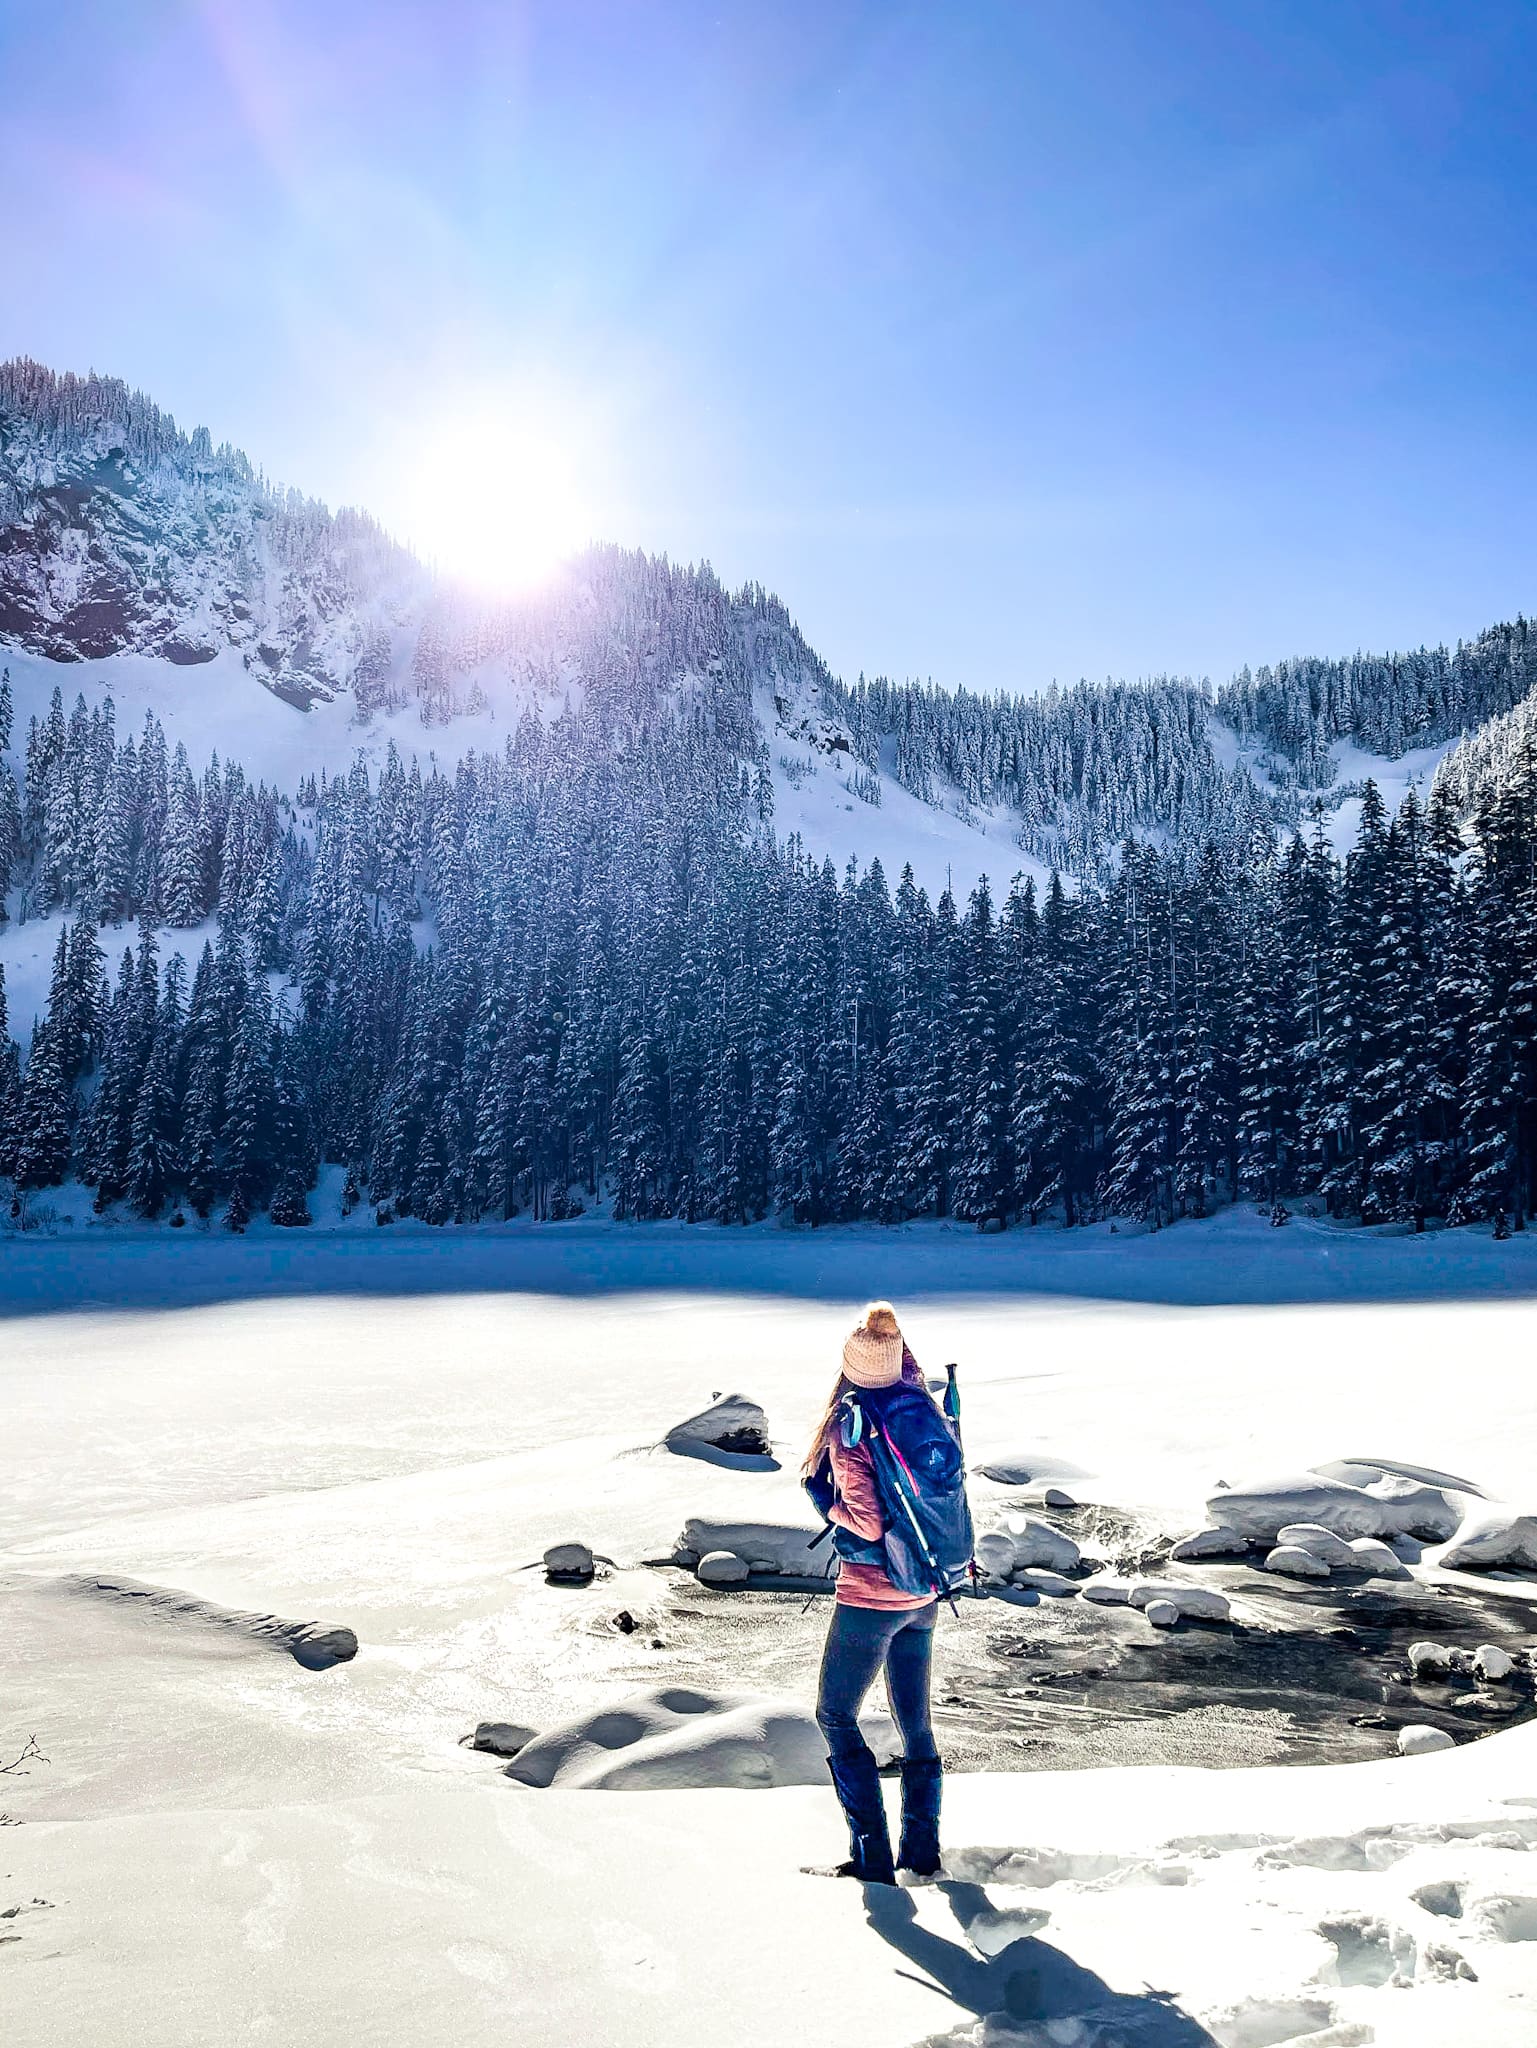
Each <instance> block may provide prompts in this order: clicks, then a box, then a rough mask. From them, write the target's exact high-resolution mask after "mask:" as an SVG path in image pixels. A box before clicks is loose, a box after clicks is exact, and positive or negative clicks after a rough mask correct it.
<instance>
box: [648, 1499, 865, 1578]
mask: <svg viewBox="0 0 1537 2048" xmlns="http://www.w3.org/2000/svg"><path fill="white" fill-rule="evenodd" d="M817 1533H818V1532H817V1531H816V1530H815V1529H802V1528H797V1527H795V1526H794V1525H793V1524H790V1523H785V1522H723V1521H716V1520H715V1519H714V1518H713V1517H711V1516H707V1515H691V1516H690V1517H689V1519H688V1520H687V1521H686V1522H685V1523H684V1525H683V1533H682V1535H681V1536H679V1538H678V1541H677V1544H676V1546H675V1548H674V1551H673V1556H674V1557H675V1559H676V1560H677V1562H678V1563H679V1564H688V1565H697V1564H698V1562H699V1560H700V1558H702V1557H708V1556H709V1555H710V1553H711V1551H712V1550H730V1551H733V1552H734V1553H735V1554H736V1556H738V1557H739V1558H741V1560H742V1562H743V1563H744V1564H745V1565H746V1566H747V1567H748V1568H749V1570H751V1571H755V1572H769V1573H772V1574H774V1575H776V1576H778V1577H781V1578H791V1579H808V1578H809V1579H823V1578H827V1577H828V1576H829V1574H830V1568H831V1563H832V1559H831V1557H830V1556H829V1552H830V1551H831V1544H830V1543H827V1542H824V1543H822V1544H820V1545H819V1546H818V1548H817V1549H815V1550H813V1549H812V1548H811V1545H812V1544H813V1542H815V1541H816V1537H817Z"/></svg>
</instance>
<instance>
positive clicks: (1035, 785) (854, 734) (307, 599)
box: [0, 361, 1537, 886]
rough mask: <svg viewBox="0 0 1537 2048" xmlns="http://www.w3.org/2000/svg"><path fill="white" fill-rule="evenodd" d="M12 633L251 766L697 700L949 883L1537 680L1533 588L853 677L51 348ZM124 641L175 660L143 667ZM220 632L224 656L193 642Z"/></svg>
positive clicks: (1294, 809)
mask: <svg viewBox="0 0 1537 2048" xmlns="http://www.w3.org/2000/svg"><path fill="white" fill-rule="evenodd" d="M0 644H7V645H9V646H10V647H11V648H13V649H15V650H16V651H17V653H18V655H22V654H25V655H31V656H34V657H41V658H42V660H43V662H44V663H45V664H46V666H45V667H43V668H41V669H31V670H29V671H28V677H29V687H27V688H26V689H25V690H24V689H23V687H22V681H21V671H20V666H19V664H18V673H17V676H16V678H14V679H13V687H14V688H15V690H16V694H17V698H18V703H19V706H20V715H23V716H30V715H34V714H41V713H42V712H43V711H45V710H46V706H47V694H48V692H49V691H50V690H51V687H52V685H53V683H54V682H59V683H60V684H61V685H62V687H63V688H64V690H65V692H66V694H69V693H70V691H71V690H72V689H73V688H76V687H78V685H77V684H76V683H75V682H74V677H73V673H72V672H73V671H75V670H76V669H77V668H79V667H80V665H82V664H83V665H84V666H85V668H86V669H87V670H90V669H93V668H94V669H95V671H96V678H97V680H98V682H99V683H105V684H106V686H107V688H109V689H110V690H111V692H112V694H113V697H114V701H115V704H116V706H117V709H118V711H119V714H120V715H121V714H123V713H125V712H126V713H127V714H128V715H130V716H132V717H134V718H135V719H137V718H139V717H140V716H142V713H143V711H144V710H145V709H148V708H153V709H154V710H155V711H156V713H157V715H158V716H159V717H160V718H161V719H162V721H163V722H164V723H165V725H166V728H167V730H168V732H170V733H171V735H172V738H173V740H174V738H175V737H177V736H180V735H179V728H180V727H182V726H183V725H185V726H186V727H187V736H188V739H189V745H192V746H195V741H194V735H198V736H201V734H202V733H203V732H205V731H207V732H211V731H212V730H213V729H214V728H215V727H216V726H219V725H221V724H223V723H224V722H225V721H230V720H232V721H233V726H234V729H235V730H236V731H237V732H241V733H242V738H243V740H244V742H245V759H246V765H247V766H248V768H249V769H251V770H252V771H253V772H256V773H264V772H265V773H270V774H273V775H277V776H283V775H287V776H289V777H292V776H293V775H295V774H296V773H300V772H303V771H304V770H305V769H306V768H309V769H314V770H316V771H318V770H319V768H321V767H322V766H327V767H329V768H330V769H331V770H332V771H333V772H334V771H335V770H336V769H337V768H345V766H346V765H347V761H348V759H349V758H350V755H351V753H352V751H353V750H354V749H355V747H356V746H357V745H359V744H362V745H363V747H364V749H365V751H366V752H369V753H371V754H372V755H374V756H375V757H379V756H381V755H382V746H381V744H380V741H381V736H382V735H383V734H384V733H385V732H388V733H389V734H390V735H391V736H393V737H394V738H395V739H396V743H397V745H398V746H399V747H400V748H401V750H402V751H403V752H405V751H408V750H410V749H412V748H414V747H420V746H421V745H423V744H427V745H430V746H432V747H433V748H434V749H435V750H436V751H437V752H438V753H439V754H440V755H447V754H452V753H455V752H462V751H465V750H467V749H468V748H470V747H480V748H484V747H485V746H486V745H487V744H491V745H499V744H500V743H501V741H502V739H503V738H504V737H505V733H506V731H507V729H508V728H509V727H515V726H516V723H517V721H518V719H519V717H521V715H522V714H523V712H524V711H525V710H533V711H535V712H537V713H538V715H540V716H541V717H546V718H548V717H553V716H558V715H559V714H560V712H561V711H562V710H563V709H564V708H566V707H567V706H570V705H574V704H576V703H579V702H580V703H583V704H589V703H590V704H591V705H592V706H593V707H594V709H595V710H596V712H597V714H598V717H599V721H600V722H603V721H607V722H608V723H610V724H613V723H615V722H617V725H618V726H621V727H624V726H628V727H632V728H633V727H634V726H635V724H636V723H637V722H644V721H647V720H651V719H655V718H660V717H670V718H675V719H676V718H679V717H687V716H690V715H696V714H702V715H703V716H704V717H705V720H706V724H707V726H708V729H709V731H710V733H711V744H712V745H714V746H716V747H717V748H718V749H719V750H720V751H721V753H722V756H723V760H724V761H731V760H734V761H736V762H737V763H738V764H739V765H742V766H745V767H746V768H748V770H749V771H750V773H752V774H754V775H755V774H756V772H757V771H758V769H760V768H763V769H766V770H767V772H768V774H769V776H770V779H771V781H772V784H773V787H774V791H775V796H776V801H777V806H778V815H779V817H780V822H781V829H782V830H784V829H791V830H795V831H798V832H799V833H800V834H801V836H802V838H803V840H804V841H805V843H806V844H808V845H810V846H813V847H814V848H815V849H817V850H819V851H825V852H829V853H832V854H834V855H835V857H837V858H839V859H842V858H845V857H847V855H849V854H850V853H857V854H860V855H861V856H863V857H868V856H869V854H870V853H871V852H872V851H879V852H881V854H882V855H883V857H885V858H886V859H887V861H888V863H889V862H890V861H891V859H892V858H893V856H894V855H895V854H896V853H897V851H898V848H899V843H900V844H902V845H907V846H910V847H911V848H912V850H913V855H914V858H915V861H916V862H917V863H918V864H919V866H920V867H921V868H922V869H923V870H924V871H925V873H926V878H927V879H928V880H929V881H930V882H931V884H932V885H936V886H937V883H938V877H939V875H940V874H941V873H942V872H950V873H952V874H956V873H958V874H959V875H960V877H961V878H962V884H963V886H969V885H970V883H971V882H972V881H974V880H975V878H976V876H977V874H979V873H980V872H982V871H983V870H984V869H990V870H991V871H992V872H993V873H994V874H995V875H1000V876H1007V875H1008V874H1009V873H1012V872H1013V871H1014V870H1015V869H1016V868H1017V867H1023V868H1024V869H1025V870H1026V871H1027V872H1030V871H1033V872H1035V873H1036V874H1037V877H1038V879H1044V875H1045V872H1046V870H1047V869H1048V868H1049V867H1051V866H1059V867H1062V868H1064V869H1066V870H1067V871H1068V872H1070V873H1072V874H1076V875H1080V876H1089V877H1097V878H1100V879H1103V878H1104V877H1106V876H1107V875H1108V874H1109V873H1110V872H1111V871H1112V869H1113V866H1114V864H1115V861H1116V859H1117V858H1118V850H1119V847H1120V844H1121V842H1122V840H1123V839H1124V838H1125V837H1126V836H1127V835H1128V834H1148V833H1152V834H1154V835H1157V836H1159V837H1161V838H1163V839H1164V840H1166V841H1167V842H1168V843H1171V844H1173V845H1176V846H1181V847H1185V848H1188V849H1192V850H1194V849H1197V848H1199V847H1200V846H1201V845H1203V844H1205V843H1207V842H1208V841H1210V840H1214V839H1215V840H1218V841H1220V842H1222V843H1225V844H1237V843H1241V842H1243V841H1245V840H1246V839H1247V838H1248V837H1249V836H1250V835H1251V834H1252V833H1253V832H1254V831H1256V830H1276V829H1285V828H1287V827H1290V826H1294V825H1295V824H1296V823H1297V822H1298V820H1299V819H1300V818H1301V817H1302V816H1303V815H1304V814H1308V813H1311V812H1312V811H1313V810H1315V809H1316V808H1317V807H1318V806H1320V805H1321V806H1322V808H1323V810H1324V811H1325V813H1326V814H1336V813H1337V814H1339V817H1340V824H1341V836H1342V837H1343V836H1348V832H1349V831H1350V830H1352V829H1353V827H1354V823H1355V818H1356V805H1355V801H1354V800H1355V799H1356V798H1358V796H1359V790H1360V786H1361V784H1362V782H1363V781H1364V780H1365V779H1366V776H1367V775H1368V774H1372V775H1375V777H1376V779H1377V780H1378V781H1379V783H1386V784H1387V785H1389V786H1390V787H1391V786H1393V785H1394V783H1395V768H1394V765H1393V764H1398V763H1403V764H1404V765H1403V767H1402V770H1401V771H1399V773H1400V778H1401V779H1402V780H1403V781H1404V782H1405V783H1406V781H1407V779H1408V778H1409V777H1410V776H1417V777H1418V778H1419V779H1420V780H1421V782H1422V783H1424V782H1426V781H1428V778H1429V775H1430V773H1431V772H1433V769H1434V766H1435V761H1436V759H1437V758H1438V751H1439V750H1441V749H1444V748H1445V747H1446V746H1447V745H1448V744H1450V743H1451V742H1453V741H1455V740H1456V739H1457V738H1458V737H1459V736H1460V735H1461V734H1462V733H1463V732H1465V731H1469V730H1471V729H1473V728H1475V727H1477V726H1478V725H1479V724H1481V723H1482V722H1483V721H1484V720H1485V719H1487V718H1490V717H1492V716H1495V715H1498V714H1501V713H1504V712H1506V711H1509V710H1510V709H1511V708H1512V707H1513V706H1515V705H1516V704H1518V703H1520V702H1522V701H1523V700H1524V699H1525V697H1526V696H1527V695H1528V693H1529V692H1530V691H1531V689H1532V685H1533V683H1534V681H1537V641H1533V640H1532V639H1531V638H1530V636H1529V634H1528V631H1527V627H1526V622H1525V621H1524V620H1521V619H1518V620H1517V621H1516V622H1515V624H1514V625H1509V626H1496V627H1493V628H1490V629H1489V630H1488V631H1486V632H1484V633H1482V634H1480V635H1479V636H1477V637H1476V638H1475V639H1473V640H1471V641H1469V642H1466V643H1459V645H1458V646H1457V647H1456V648H1455V649H1447V648H1444V647H1440V648H1435V649H1423V648H1422V649H1419V650H1417V651H1413V652H1410V653H1406V654H1385V655H1381V656H1371V655H1361V654H1358V655H1355V656H1353V657H1350V658H1348V659H1346V660H1341V661H1326V660H1314V659H1308V660H1289V661H1282V662H1278V663H1276V664H1275V665H1273V666H1270V667H1262V668H1260V669H1259V670H1258V671H1256V672H1252V673H1251V672H1250V671H1248V670H1245V671H1244V672H1243V673H1242V674H1241V675H1239V676H1237V677H1235V678H1234V679H1233V680H1232V681H1231V682H1229V683H1227V684H1226V685H1224V686H1222V687H1221V688H1218V689H1213V688H1211V687H1210V686H1208V685H1207V684H1205V683H1197V682H1192V681H1191V680H1189V679H1180V678H1173V677H1160V678H1157V679H1155V680H1153V681H1152V682H1149V683H1143V684H1125V683H1106V684H1089V683H1079V684H1076V685H1074V686H1072V687H1071V688H1068V689H1063V690H1059V689H1056V688H1053V689H1051V690H1049V691H1047V692H1045V693H1044V694H1041V695H1038V696H1016V695H1011V694H1008V693H1006V692H997V693H994V694H992V695H979V694H976V693H973V692H970V691H966V690H945V689H940V688H935V687H933V686H921V687H920V686H916V685H912V684H906V683H897V682H892V681H890V680H888V679H886V678H884V677H878V678H875V679H873V680H871V681H868V682H867V681H866V680H865V679H864V678H863V677H860V678H859V679H858V681H857V682H855V683H853V684H845V683H843V682H841V681H840V680H838V679H837V678H835V677H833V676H832V675H831V674H830V673H829V672H828V670H827V668H826V666H825V665H824V664H823V662H822V661H821V660H820V658H819V657H818V656H817V655H816V653H815V652H814V650H813V649H812V648H811V647H810V646H808V644H807V643H806V641H805V639H804V637H803V636H802V635H801V633H800V632H799V631H798V629H797V628H796V626H795V624H794V622H793V620H792V618H791V616H790V614H789V613H788V611H787V610H786V609H785V607H784V606H783V605H782V604H781V603H780V602H779V600H777V599H776V598H773V597H771V596H769V595H768V594H766V593H765V592H764V591H762V590H761V589H759V588H757V587H755V586H748V587H747V588H745V589H743V590H741V591H739V592H736V593H731V592H728V591H727V590H725V589H724V588H723V587H722V586H721V584H720V583H719V582H718V580H717V579H716V578H715V577H714V575H713V574H712V573H711V572H710V570H709V569H708V568H705V567H699V568H680V567H677V566H675V565H672V564H669V563H667V562H666V561H665V560H662V561H654V560H651V559H649V558H646V557H644V556H641V555H639V554H634V553H627V552H625V551H622V550H619V549H614V548H610V549H599V550H595V551H594V552H592V553H591V554H589V555H587V556H585V557H583V558H581V559H580V560H578V561H577V562H575V563H573V564H571V565H570V566H569V567H568V569H567V570H566V571H565V572H564V573H563V574H562V575H561V576H560V577H558V578H557V579H556V580H555V582H554V583H553V585H552V586H551V587H550V588H549V589H547V590H545V591H542V592H540V593H538V594H537V595H534V596H532V597H529V598H526V599H523V600H521V601H519V602H516V603H502V604H497V603H489V602H486V601H484V600H477V599H475V598H473V597H471V596H469V595H468V594H467V593H465V592H463V591H462V590H458V589H456V588H455V587H454V586H453V585H452V584H451V583H447V582H444V581H442V580H435V579H434V578H432V577H431V576H430V575H429V574H428V572H427V571H426V570H425V569H424V568H423V566H422V565H421V564H420V563H419V562H417V561H416V560H415V558H414V557H413V556H412V555H411V554H410V553H409V552H408V551H407V550H405V549H404V548H401V547H399V546H397V545H396V544H395V543H394V542H392V541H391V540H390V539H389V538H388V536H387V535H385V534H384V533H383V532H382V530H381V529H380V528H379V527H378V526H377V525H376V524H375V523H374V522H373V521H372V520H370V519H369V518H368V517H367V516H366V515H365V514H362V513H359V512H355V511H342V512H340V513H337V514H332V513H330V512H329V511H327V509H326V508H325V507H324V506H322V505H320V504H318V503H316V502H315V501H314V500H312V499H307V498H303V497H301V496H300V495H298V494H297V493H295V492H291V491H280V490H277V489H276V488H274V487H273V486H271V485H269V484H268V483H266V482H265V481H264V480H263V479H262V478H261V477H260V475H259V474H258V473H257V472H256V471H255V470H254V469H253V467H252V465H251V463H250V462H249V461H248V460H247V458H246V457H245V456H244V455H242V454H240V453H239V452H238V451H237V450H234V449H231V448H229V447H227V446H220V447H217V448H215V447H214V445H213V444H212V441H211V439H210V437H209V435H208V433H207V431H206V429H203V428H199V429H197V430H196V431H195V432H193V433H191V434H187V433H184V432H183V431H181V430H180V429H179V428H177V427H176V425H175V423H174V421H172V420H171V419H170V417H169V416H168V415H166V414H164V413H162V412H160V411H159V410H158V409H157V408H156V407H155V406H154V405H153V404H152V403H151V402H150V401H149V400H148V399H147V398H145V397H143V396H142V395H141V394H139V393H136V392H131V391H130V390H128V388H127V387H126V386H125V385H123V384H121V383H119V382H117V381H116V380H114V379H110V378H101V377H96V376H90V377H84V378H79V377H74V376H70V375H62V376H61V375H56V374H55V373H53V372H51V371H49V370H45V369H43V368H42V367H40V366H39V365H37V364H35V363H31V362H27V361H18V362H12V363H9V364H6V365H4V366H0ZM124 656H136V657H148V658H149V659H150V660H151V661H152V662H153V663H154V664H156V670H154V671H148V670H145V669H144V668H143V667H142V666H139V667H136V668H135V669H134V671H133V673H132V674H131V675H124V674H120V673H118V672H117V671H120V670H121V668H122V662H121V660H120V658H121V657H124ZM104 664H105V665H106V668H105V671H104V666H103V665H104ZM206 664H218V665H219V673H218V678H217V687H216V688H213V689H209V688H208V687H207V686H206V685H205V686H204V687H202V688H200V683H199V678H198V677H197V676H196V675H188V676H185V677H178V676H176V675H175V674H174V673H173V671H176V670H179V669H196V668H198V667H199V666H203V665H206ZM235 667H238V669H239V670H240V671H241V672H242V675H243V677H244V678H246V679H248V681H249V683H250V684H251V685H252V686H260V688H261V689H263V690H264V691H266V692H268V693H270V694H271V695H272V696H273V697H275V698H277V699H279V700H280V701H281V702H282V703H284V704H286V705H287V706H289V707H292V708H294V709H296V710H301V711H311V712H313V711H316V710H324V709H325V708H326V707H333V706H334V707H335V715H334V716H332V717H330V718H322V719H320V720H318V721H317V726H316V729H315V730H313V731H311V732H310V734H309V735H308V736H307V737H306V736H304V735H303V733H302V732H301V731H300V730H299V729H297V728H296V727H295V726H294V724H293V722H292V721H290V720H287V719H283V720H278V721H268V722H267V723H266V724H265V726H264V727H263V728H262V736H258V735H257V734H256V733H254V732H249V731H247V730H246V727H247V726H248V724H249V723H250V721H249V720H248V719H247V717H246V715H245V709H246V707H245V700H244V698H243V697H242V698H241V699H239V700H235V699H234V695H233V692H232V690H231V688H230V674H229V671H230V670H231V669H233V668H235ZM211 680H212V679H210V681H211ZM210 714H212V715H210ZM252 717H253V718H254V717H255V714H252ZM423 727H425V728H428V729H429V731H431V732H432V735H433V737H432V738H431V739H430V740H427V739H426V736H425V735H424V734H423V732H422V731H421V728H423ZM322 733H323V735H324V737H322ZM306 755H308V758H307V759H306ZM882 807H884V809H885V811H886V813H887V815H886V816H884V817H882V816H880V815H879V813H880V811H881V809H882ZM893 812H895V813H897V814H898V815H897V816H895V817H894V816H893V815H892V813H893Z"/></svg>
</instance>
